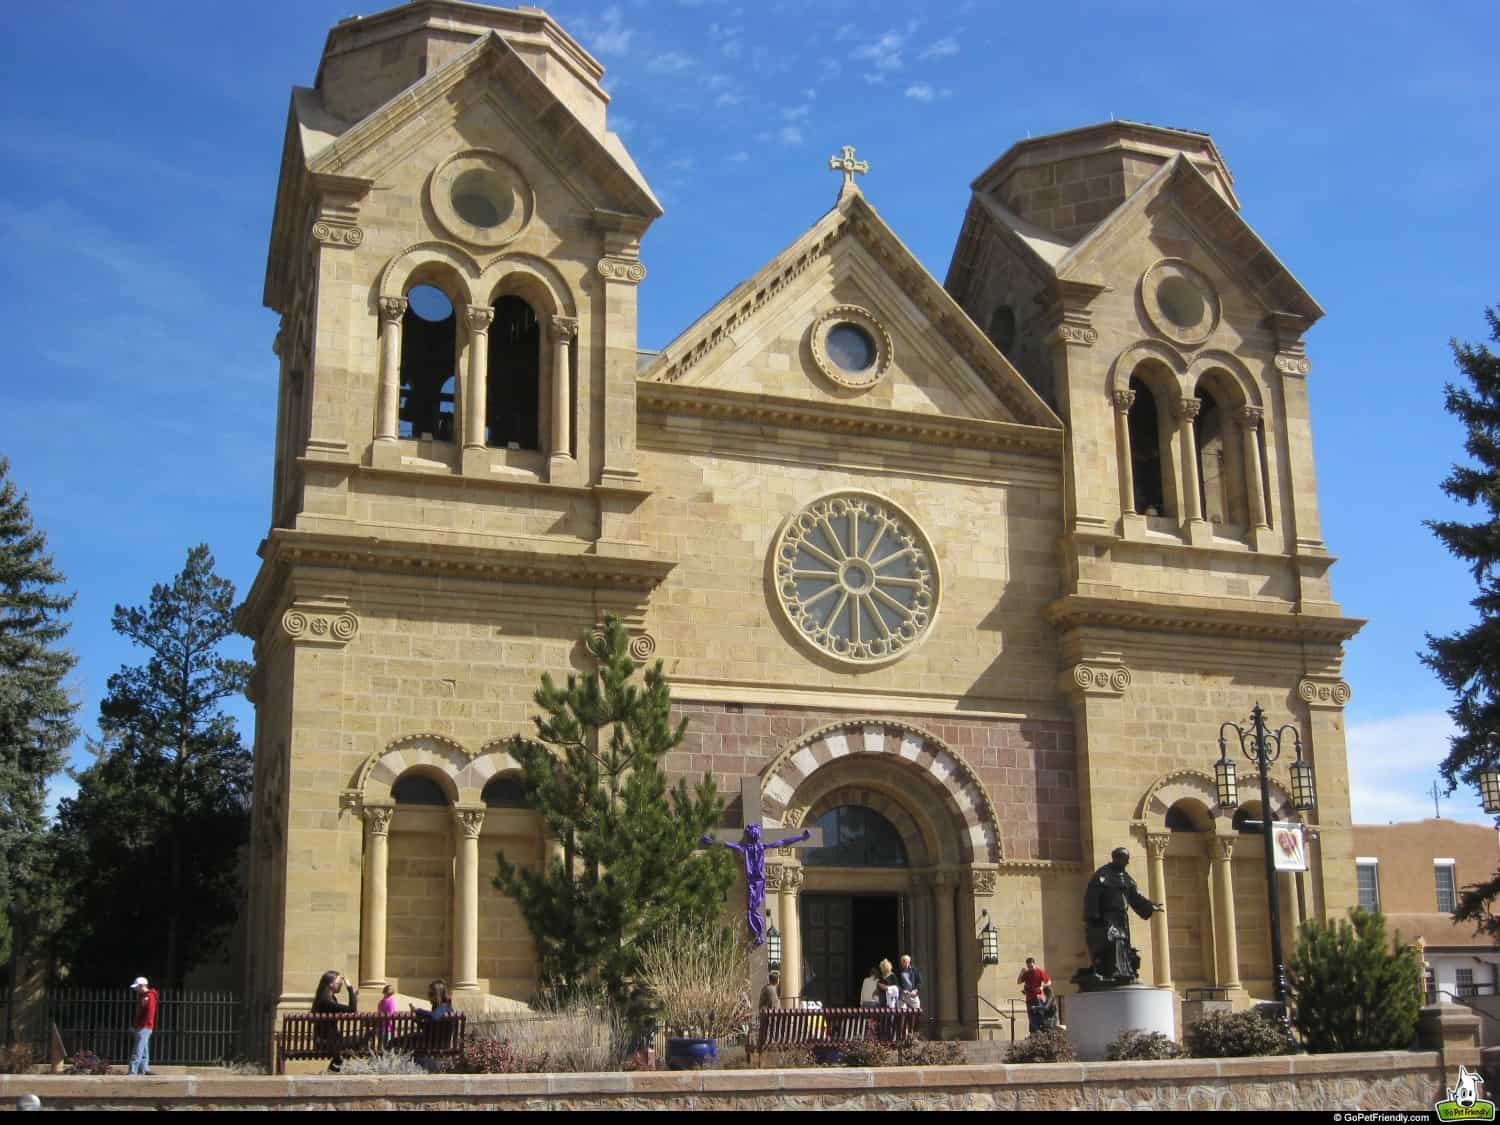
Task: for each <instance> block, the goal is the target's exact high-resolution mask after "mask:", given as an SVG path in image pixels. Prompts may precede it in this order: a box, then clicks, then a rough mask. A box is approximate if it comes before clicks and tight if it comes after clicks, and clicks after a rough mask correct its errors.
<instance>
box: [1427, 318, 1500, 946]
mask: <svg viewBox="0 0 1500 1125" xmlns="http://www.w3.org/2000/svg"><path fill="white" fill-rule="evenodd" d="M1485 317H1486V319H1487V320H1488V321H1489V325H1490V339H1491V340H1493V341H1495V342H1496V343H1500V315H1497V312H1496V310H1495V309H1494V308H1490V309H1486V310H1485ZM1451 346H1452V348H1453V358H1454V361H1455V362H1456V363H1457V365H1458V369H1459V370H1460V371H1461V372H1462V373H1463V375H1464V377H1465V378H1466V379H1467V380H1468V383H1469V385H1468V386H1467V387H1461V386H1455V385H1453V384H1452V383H1449V384H1447V386H1446V387H1445V395H1446V403H1445V405H1446V408H1447V410H1448V413H1450V414H1452V415H1453V416H1454V417H1455V418H1457V419H1458V420H1459V421H1460V422H1462V423H1463V424H1464V428H1465V429H1466V430H1467V433H1468V436H1467V437H1466V438H1465V440H1464V450H1465V452H1467V453H1468V455H1469V456H1470V457H1471V458H1473V460H1474V462H1475V463H1474V464H1469V465H1454V466H1453V471H1452V472H1451V473H1449V475H1448V477H1447V479H1446V480H1444V481H1443V491H1444V492H1446V493H1447V494H1448V495H1449V496H1451V497H1453V498H1454V499H1455V500H1462V501H1463V502H1464V503H1465V504H1468V505H1469V506H1471V507H1476V506H1477V507H1479V508H1480V509H1481V510H1482V511H1483V513H1484V515H1485V518H1484V519H1482V520H1479V521H1478V522H1475V523H1462V522H1460V521H1457V520H1428V521H1427V526H1428V527H1429V528H1431V529H1432V531H1433V533H1434V534H1435V535H1437V537H1438V538H1439V539H1441V540H1442V541H1443V543H1444V545H1445V546H1446V547H1447V548H1448V550H1450V551H1451V552H1453V554H1454V555H1456V556H1457V557H1458V558H1460V559H1462V560H1464V562H1466V563H1468V564H1469V569H1470V571H1471V572H1472V573H1473V575H1474V581H1475V583H1476V584H1477V585H1478V587H1479V593H1478V595H1477V596H1476V597H1475V598H1474V600H1473V602H1472V603H1471V604H1472V605H1473V606H1474V608H1475V609H1476V610H1478V611H1479V620H1478V622H1476V623H1475V624H1474V625H1472V626H1470V627H1469V628H1467V629H1463V630H1460V631H1459V632H1457V633H1452V634H1450V635H1448V636H1446V637H1434V636H1432V635H1431V634H1428V637H1427V651H1426V652H1425V653H1423V654H1421V656H1422V661H1423V662H1424V663H1425V664H1427V665H1428V667H1430V668H1431V669H1432V670H1433V671H1434V672H1436V673H1437V675H1438V678H1439V679H1440V680H1442V682H1443V684H1444V686H1445V687H1447V688H1448V689H1449V690H1450V691H1451V692H1453V697H1454V704H1453V706H1452V707H1451V708H1450V709H1449V711H1448V714H1449V715H1451V716H1452V718H1453V722H1454V724H1455V725H1456V726H1457V727H1458V733H1457V734H1456V735H1455V736H1454V737H1453V740H1452V742H1451V743H1450V744H1449V748H1448V756H1447V758H1445V759H1444V760H1443V764H1442V767H1441V768H1442V774H1443V779H1444V780H1445V781H1446V782H1447V783H1448V791H1449V792H1450V793H1451V792H1453V790H1454V789H1455V788H1456V787H1457V786H1458V785H1459V784H1460V783H1463V784H1465V785H1468V786H1473V787H1475V788H1477V787H1478V783H1479V775H1480V773H1481V772H1482V771H1484V770H1489V769H1500V356H1497V355H1495V353H1493V352H1491V351H1490V350H1489V348H1488V347H1486V346H1485V345H1484V344H1479V345H1477V346H1476V345H1472V344H1460V343H1459V342H1458V341H1457V340H1454V341H1452V343H1451ZM1497 894H1500V873H1497V874H1495V875H1494V876H1492V877H1491V878H1490V879H1489V880H1488V881H1487V882H1483V883H1479V884H1476V885H1473V886H1468V887H1465V888H1463V891H1462V893H1461V895H1460V896H1459V902H1458V909H1457V911H1456V912H1455V914H1454V917H1455V918H1457V919H1458V920H1459V921H1472V922H1474V923H1475V924H1476V926H1477V928H1478V929H1479V931H1480V932H1482V933H1487V934H1489V935H1490V936H1491V937H1493V938H1495V939H1496V940H1497V941H1500V918H1497V917H1496V916H1495V914H1494V913H1493V912H1492V910H1491V907H1492V905H1493V903H1494V900H1495V896H1496V895H1497Z"/></svg>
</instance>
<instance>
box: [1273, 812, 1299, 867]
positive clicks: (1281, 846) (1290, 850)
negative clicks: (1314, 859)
mask: <svg viewBox="0 0 1500 1125" xmlns="http://www.w3.org/2000/svg"><path fill="white" fill-rule="evenodd" d="M1271 854H1272V855H1273V856H1274V857H1275V860H1276V870H1277V871H1306V870H1307V838H1306V836H1305V835H1304V834H1303V829H1302V825H1300V824H1297V823H1296V822H1295V821H1286V820H1277V821H1273V822H1272V824H1271Z"/></svg>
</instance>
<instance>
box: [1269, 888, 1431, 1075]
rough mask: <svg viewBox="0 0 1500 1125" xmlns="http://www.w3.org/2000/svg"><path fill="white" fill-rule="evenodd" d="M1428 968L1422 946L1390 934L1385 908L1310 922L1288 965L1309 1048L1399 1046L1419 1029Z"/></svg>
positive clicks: (1296, 1015)
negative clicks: (1419, 950)
mask: <svg viewBox="0 0 1500 1125" xmlns="http://www.w3.org/2000/svg"><path fill="white" fill-rule="evenodd" d="M1421 982H1422V967H1421V963H1420V961H1419V960H1418V958H1417V951H1416V950H1415V949H1414V948H1412V947H1411V946H1409V945H1406V944H1405V943H1403V942H1402V940H1401V935H1400V934H1399V933H1398V934H1397V935H1396V936H1395V939H1394V942H1392V941H1391V940H1388V939H1387V938H1386V933H1385V918H1384V916H1383V915H1381V914H1380V913H1379V912H1378V911H1368V910H1360V909H1359V908H1357V907H1356V908H1355V909H1354V910H1352V911H1350V912H1349V921H1347V922H1346V921H1339V922H1335V923H1332V924H1329V925H1324V924H1323V923H1321V922H1308V923H1307V924H1306V925H1304V926H1303V927H1302V928H1301V929H1300V930H1299V931H1298V933H1297V950H1296V952H1295V953H1293V954H1292V959H1291V963H1290V964H1289V965H1288V966H1287V985H1288V987H1287V994H1288V996H1289V998H1290V999H1291V1001H1292V1003H1293V1005H1294V1007H1293V1009H1292V1022H1293V1023H1294V1024H1295V1025H1296V1027H1297V1030H1298V1031H1299V1032H1301V1034H1302V1038H1303V1041H1304V1043H1305V1044H1306V1046H1307V1049H1308V1050H1309V1051H1315V1052H1319V1053H1322V1052H1335V1051H1394V1050H1401V1049H1404V1048H1405V1047H1406V1046H1407V1045H1408V1044H1409V1043H1410V1042H1411V1038H1412V1035H1413V1034H1415V1032H1416V1030H1417V1014H1418V1011H1419V1009H1420V1007H1421V991H1420V990H1421V987H1422V984H1421Z"/></svg>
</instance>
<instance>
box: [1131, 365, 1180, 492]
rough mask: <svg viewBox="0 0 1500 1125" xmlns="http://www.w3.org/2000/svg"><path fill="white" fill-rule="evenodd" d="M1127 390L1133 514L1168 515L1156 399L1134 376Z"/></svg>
mask: <svg viewBox="0 0 1500 1125" xmlns="http://www.w3.org/2000/svg"><path fill="white" fill-rule="evenodd" d="M1130 389H1131V390H1132V391H1134V392H1135V401H1134V402H1132V403H1131V404H1130V414H1129V418H1128V425H1129V429H1130V468H1131V475H1132V477H1133V479H1134V481H1135V510H1136V511H1137V512H1139V513H1140V514H1141V515H1143V516H1165V515H1170V514H1171V513H1170V512H1169V511H1168V509H1167V501H1166V491H1165V489H1164V487H1163V480H1162V453H1161V451H1162V442H1161V415H1160V413H1159V412H1158V410H1157V406H1156V396H1155V395H1153V394H1152V393H1151V388H1150V387H1148V386H1146V383H1145V381H1144V380H1142V379H1138V378H1136V377H1135V376H1131V379H1130Z"/></svg>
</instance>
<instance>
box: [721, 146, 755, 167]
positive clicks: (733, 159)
mask: <svg viewBox="0 0 1500 1125" xmlns="http://www.w3.org/2000/svg"><path fill="white" fill-rule="evenodd" d="M724 159H725V160H727V161H728V162H729V163H730V164H744V163H745V162H746V161H748V160H749V159H750V154H749V153H748V152H746V151H745V150H744V149H740V150H739V151H738V152H731V153H730V154H729V155H728V156H726V157H725V158H724Z"/></svg>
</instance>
